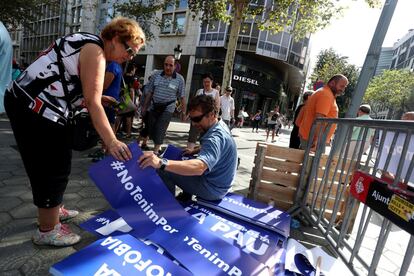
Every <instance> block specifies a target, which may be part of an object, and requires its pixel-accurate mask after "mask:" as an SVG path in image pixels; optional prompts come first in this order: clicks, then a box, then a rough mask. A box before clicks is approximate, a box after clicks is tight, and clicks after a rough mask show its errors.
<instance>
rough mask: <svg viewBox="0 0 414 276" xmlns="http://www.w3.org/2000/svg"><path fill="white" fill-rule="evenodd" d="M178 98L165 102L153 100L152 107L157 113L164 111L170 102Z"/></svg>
mask: <svg viewBox="0 0 414 276" xmlns="http://www.w3.org/2000/svg"><path fill="white" fill-rule="evenodd" d="M175 101H176V100H173V101H169V102H165V103H156V102H154V101H153V102H152V108H153V110H154V111H155V112H157V113H163V112H164V110H165V109H166V108H167V106H169V105H170V104H172V103H174V102H175Z"/></svg>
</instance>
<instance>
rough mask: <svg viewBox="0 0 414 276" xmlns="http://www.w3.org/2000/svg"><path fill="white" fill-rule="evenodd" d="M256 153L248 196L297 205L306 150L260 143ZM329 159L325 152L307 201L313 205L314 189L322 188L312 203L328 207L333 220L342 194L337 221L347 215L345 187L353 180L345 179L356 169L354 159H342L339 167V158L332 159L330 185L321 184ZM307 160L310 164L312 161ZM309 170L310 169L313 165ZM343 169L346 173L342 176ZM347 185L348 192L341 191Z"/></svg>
mask: <svg viewBox="0 0 414 276" xmlns="http://www.w3.org/2000/svg"><path fill="white" fill-rule="evenodd" d="M255 154H256V156H255V160H254V167H253V170H252V176H251V180H250V186H249V193H248V196H249V198H252V199H254V200H259V201H262V202H265V203H272V204H274V206H276V207H277V208H279V209H281V210H284V211H286V210H288V209H289V208H290V207H292V206H293V204H294V200H295V196H296V192H297V189H298V186H299V180H300V172H301V170H302V163H303V159H304V155H305V151H303V150H297V149H289V148H283V147H278V146H275V145H272V144H265V143H257V146H256V153H255ZM310 161H312V160H310ZM327 161H328V156H327V155H322V156H321V159H320V162H319V166H318V172H317V175H318V177H317V178H316V183H315V181H314V180H312V181H309V185H310V187H309V192H308V195H307V204H309V205H311V204H312V198H313V195H314V192H315V193H316V194H318V193H317V191H318V189H319V188H320V192H319V194H318V196H317V197H316V198H315V199H314V200H313V206H314V208H316V209H321V207H322V206H325V207H324V217H325V218H327V219H330V218H331V216H332V212H333V209H334V204H335V200H336V195H337V193H339V195H340V196H339V195H338V200H339V208H338V211H337V214H336V221H338V220H341V219H342V217H343V215H344V211H345V205H346V199H347V197H348V192H347V189H346V186H347V185H348V184H349V181H350V179H351V177H349V178H348V179H345V175H346V173H347V171H348V170H350V171H351V172H352V171H353V170H354V168H355V162H351V161H350V160H347V161H346V162H345V164H344V162H341V164H340V166H338V168H337V163H338V160H337V159H333V160H332V161H331V162H330V164H331V166H330V168H329V172H328V184H327V185H325V184H324V185H322V186H321V181H322V177H323V176H324V174H325V171H326V168H327V166H326V164H327ZM308 163H309V166H311V163H312V162H308ZM306 171H310V167H309V168H308V169H307V170H306ZM341 171H342V172H343V174H342V176H341ZM307 178H308V173H307V175H305V179H307ZM332 179H333V182H332ZM307 181H308V180H307ZM345 182H347V183H345ZM344 184H345V186H344ZM315 185H316V187H315ZM330 186H331V187H330ZM344 188H345V191H343V192H341V191H342V189H344ZM325 202H326V205H325Z"/></svg>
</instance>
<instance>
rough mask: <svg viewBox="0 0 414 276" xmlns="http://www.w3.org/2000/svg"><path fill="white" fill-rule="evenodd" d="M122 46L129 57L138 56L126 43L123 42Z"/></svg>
mask: <svg viewBox="0 0 414 276" xmlns="http://www.w3.org/2000/svg"><path fill="white" fill-rule="evenodd" d="M122 44H123V45H124V48H125V51H126V52H127V53H128V55H129V56H131V57H133V56H135V55H136V54H137V53H136V52H135V51H134V49H132V48H131V47H130V46H129V45H128V44H127V43H126V42H125V41H122Z"/></svg>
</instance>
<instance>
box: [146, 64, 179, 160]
mask: <svg viewBox="0 0 414 276" xmlns="http://www.w3.org/2000/svg"><path fill="white" fill-rule="evenodd" d="M184 88H185V83H184V78H183V76H181V75H180V74H179V73H177V72H175V58H174V57H173V56H167V57H166V58H165V60H164V70H162V71H157V72H155V73H154V74H153V76H152V78H151V81H150V83H149V84H148V88H147V89H148V93H150V95H148V97H146V99H145V104H144V107H143V109H142V112H143V114H144V115H145V113H146V112H147V110H148V112H149V114H148V123H149V132H150V138H151V139H152V140H153V141H154V149H153V150H154V152H155V153H157V154H158V153H159V150H160V148H161V145H162V143H163V142H164V138H165V134H166V132H167V128H168V125H169V124H170V121H171V118H172V115H173V113H174V111H175V107H176V104H175V102H176V101H177V99H180V101H181V120H182V121H184V120H185V112H186V111H185V108H186V104H185V91H184Z"/></svg>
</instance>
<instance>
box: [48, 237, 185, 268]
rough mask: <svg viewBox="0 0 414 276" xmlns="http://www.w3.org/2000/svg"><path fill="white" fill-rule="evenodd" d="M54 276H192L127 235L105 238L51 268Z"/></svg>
mask: <svg viewBox="0 0 414 276" xmlns="http://www.w3.org/2000/svg"><path fill="white" fill-rule="evenodd" d="M49 272H50V273H52V274H53V275H74V276H78V275H97V276H98V275H112V276H121V275H160V276H161V275H169V276H172V275H178V276H181V275H183V276H184V275H192V274H191V273H190V272H188V271H187V270H185V269H184V268H182V267H180V266H178V265H177V264H175V263H173V262H172V261H171V260H169V259H168V258H166V257H164V256H162V255H160V254H158V253H157V251H156V250H155V249H153V248H151V247H149V246H147V245H145V244H144V243H142V242H140V241H138V240H137V239H136V238H134V237H132V236H130V235H127V234H125V235H120V236H116V237H111V236H108V237H105V238H102V239H100V240H98V241H96V242H94V243H92V244H91V245H89V246H87V247H85V248H83V249H82V250H80V251H78V252H76V253H74V254H72V255H70V256H69V257H67V258H66V259H64V260H63V261H60V262H58V263H56V264H54V265H53V266H52V267H51V268H50V270H49Z"/></svg>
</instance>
